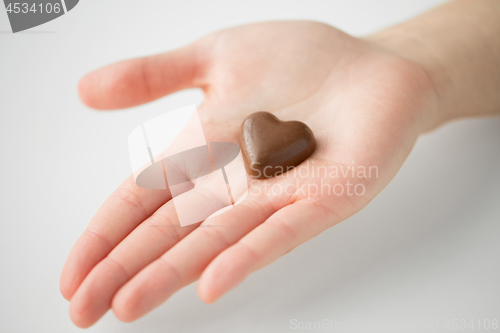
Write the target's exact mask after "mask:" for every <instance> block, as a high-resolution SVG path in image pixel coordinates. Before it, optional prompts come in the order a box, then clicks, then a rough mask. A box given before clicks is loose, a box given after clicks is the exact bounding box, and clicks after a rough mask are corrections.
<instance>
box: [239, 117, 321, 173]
mask: <svg viewBox="0 0 500 333" xmlns="http://www.w3.org/2000/svg"><path fill="white" fill-rule="evenodd" d="M240 146H241V151H242V154H243V160H244V162H245V169H246V171H247V173H248V174H249V175H250V176H251V177H253V178H257V179H265V178H271V177H274V176H276V175H279V174H281V173H283V172H286V171H288V170H289V169H291V168H293V167H295V166H297V165H299V164H300V163H301V162H302V161H304V160H305V159H306V158H308V157H309V156H311V154H312V153H313V152H314V149H315V148H316V140H315V138H314V134H313V132H312V131H311V129H310V128H309V127H308V126H307V125H306V124H304V123H302V122H300V121H281V120H279V119H278V118H277V117H276V116H275V115H273V114H272V113H269V112H256V113H253V114H251V115H250V116H248V117H247V118H246V119H245V120H244V121H243V124H242V125H241V129H240Z"/></svg>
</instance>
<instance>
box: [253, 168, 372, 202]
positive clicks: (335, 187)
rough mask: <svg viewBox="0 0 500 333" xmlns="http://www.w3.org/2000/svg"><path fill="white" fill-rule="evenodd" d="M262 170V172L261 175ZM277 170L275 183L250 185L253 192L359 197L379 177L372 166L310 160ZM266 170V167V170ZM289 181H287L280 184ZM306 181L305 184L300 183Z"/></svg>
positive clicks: (309, 196)
mask: <svg viewBox="0 0 500 333" xmlns="http://www.w3.org/2000/svg"><path fill="white" fill-rule="evenodd" d="M250 167H251V168H252V169H253V170H254V171H256V172H259V173H260V172H261V171H260V169H259V168H257V166H254V165H251V166H250ZM266 168H268V167H265V168H263V170H262V172H263V173H264V175H265V176H268V175H267V174H266ZM278 168H281V170H278V173H277V174H276V176H274V178H275V179H276V180H277V181H274V182H263V183H252V185H255V184H258V186H255V193H257V194H260V193H262V192H263V193H266V194H271V195H282V194H286V195H288V196H290V195H293V194H298V195H300V196H301V197H307V198H309V199H311V198H313V197H317V196H325V195H328V196H330V195H335V196H363V195H365V193H366V186H367V183H369V182H371V181H372V180H373V179H377V178H378V177H379V168H378V166H376V165H369V166H365V165H356V164H355V163H354V161H353V162H352V164H350V165H347V164H338V163H337V164H333V165H332V164H318V163H315V162H314V160H312V161H311V160H306V161H305V162H303V163H301V164H300V165H299V166H297V167H291V168H287V169H285V168H283V167H278ZM269 169H270V167H269ZM283 178H285V179H286V178H289V179H291V181H280V180H282V179H283ZM305 179H307V180H308V181H307V182H304V180H305Z"/></svg>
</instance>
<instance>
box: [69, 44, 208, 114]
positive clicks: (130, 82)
mask: <svg viewBox="0 0 500 333" xmlns="http://www.w3.org/2000/svg"><path fill="white" fill-rule="evenodd" d="M196 45H197V44H196V43H195V44H190V45H188V46H185V47H183V48H180V49H177V50H174V51H170V52H166V53H162V54H158V55H153V56H147V57H143V58H137V59H130V60H124V61H121V62H118V63H115V64H112V65H108V66H105V67H103V68H100V69H97V70H95V71H93V72H91V73H89V74H87V75H85V76H84V77H83V78H82V79H81V80H80V83H79V84H78V92H79V94H80V98H81V99H82V101H83V102H84V103H85V104H87V105H88V106H90V107H92V108H96V109H104V110H110V109H120V108H128V107H132V106H136V105H140V104H144V103H147V102H150V101H153V100H155V99H158V98H160V97H163V96H165V95H168V94H171V93H174V92H176V91H179V90H182V89H186V88H191V87H194V86H196V83H195V81H196V79H197V75H198V74H197V73H200V68H199V67H200V66H199V61H198V58H197V53H199V52H197V49H196V48H197V47H198V46H196Z"/></svg>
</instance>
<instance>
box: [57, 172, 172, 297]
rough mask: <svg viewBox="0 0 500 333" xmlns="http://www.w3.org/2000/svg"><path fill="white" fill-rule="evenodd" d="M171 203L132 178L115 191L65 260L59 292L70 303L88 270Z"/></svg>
mask: <svg viewBox="0 0 500 333" xmlns="http://www.w3.org/2000/svg"><path fill="white" fill-rule="evenodd" d="M170 199H171V194H170V191H168V190H147V189H142V188H140V187H138V186H137V185H136V184H135V181H134V178H133V176H130V177H129V178H127V179H126V180H125V181H124V182H123V183H122V184H121V185H120V186H119V187H118V189H116V190H115V191H114V192H113V193H112V194H111V195H110V196H109V198H108V199H107V200H106V201H105V202H104V204H103V205H102V206H101V208H99V210H98V211H97V213H96V214H95V215H94V217H93V218H92V220H91V221H90V223H89V225H88V227H87V229H86V230H85V231H84V233H83V234H82V235H81V236H80V238H79V239H78V240H77V242H76V243H75V245H74V246H73V248H72V249H71V252H70V254H69V256H68V258H67V259H66V263H65V265H64V268H63V271H62V274H61V280H60V289H61V293H62V295H63V297H64V298H66V299H67V300H70V299H71V297H72V296H73V295H74V293H75V292H76V290H77V289H78V287H79V286H80V284H81V283H82V281H83V280H84V279H85V277H86V276H87V274H88V273H89V272H90V270H91V269H92V268H93V267H94V266H95V265H96V264H97V263H99V262H100V261H101V260H102V259H104V258H105V257H106V256H107V255H108V254H109V252H110V251H111V250H112V249H113V248H114V247H115V246H116V245H118V243H120V241H121V240H122V239H124V238H125V237H126V236H127V235H128V234H129V233H130V232H131V231H132V230H133V229H134V228H135V227H136V226H137V225H139V224H140V223H142V222H143V221H144V220H145V219H146V218H148V217H149V216H151V215H152V214H153V212H154V211H156V210H157V209H158V208H160V207H161V205H163V204H164V203H165V202H167V201H168V200H170Z"/></svg>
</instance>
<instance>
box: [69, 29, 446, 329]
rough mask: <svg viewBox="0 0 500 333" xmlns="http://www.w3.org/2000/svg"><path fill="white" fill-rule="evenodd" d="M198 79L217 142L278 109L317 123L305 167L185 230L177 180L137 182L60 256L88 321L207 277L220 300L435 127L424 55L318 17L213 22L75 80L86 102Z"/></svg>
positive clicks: (208, 294)
mask: <svg viewBox="0 0 500 333" xmlns="http://www.w3.org/2000/svg"><path fill="white" fill-rule="evenodd" d="M190 87H201V88H202V89H203V90H204V92H205V101H204V103H203V105H202V106H201V107H200V108H199V116H200V119H201V122H202V125H203V129H204V131H205V136H206V139H207V141H209V142H214V141H229V142H235V143H237V142H238V131H239V127H240V125H241V123H242V121H243V119H245V117H247V116H248V115H249V114H251V113H253V112H256V111H269V112H273V113H274V114H275V115H276V116H277V117H278V118H280V119H282V120H300V121H302V122H305V123H306V124H308V125H309V127H310V128H311V129H312V130H313V132H314V135H315V137H316V140H317V148H316V151H315V152H314V153H313V155H312V156H311V157H310V158H309V159H308V160H307V161H305V162H303V163H302V164H301V165H299V166H298V167H297V168H296V170H297V172H292V171H290V172H288V173H286V174H284V175H283V176H281V177H276V178H272V179H268V180H264V181H252V183H251V186H250V189H249V193H248V195H247V196H246V197H245V199H244V200H243V201H242V202H241V203H239V204H238V205H236V206H235V207H234V208H233V209H231V210H229V211H227V212H225V213H223V214H220V215H218V216H216V217H213V218H211V219H209V220H207V221H206V222H202V223H201V224H196V225H193V226H187V227H183V228H178V227H176V226H178V225H179V222H178V219H177V215H176V212H175V209H174V206H173V203H172V200H170V199H171V196H170V193H169V191H166V190H146V189H141V188H139V187H137V186H136V185H135V183H134V179H133V178H132V177H130V178H129V179H127V180H126V181H125V182H124V183H123V184H122V185H121V186H120V187H119V188H118V189H117V190H116V191H115V192H114V193H113V194H112V195H111V196H110V197H109V198H108V199H107V200H106V202H105V203H104V204H103V206H102V207H101V208H100V209H99V211H98V212H97V213H96V215H95V216H94V218H93V219H92V221H91V222H90V224H89V226H88V228H87V230H86V231H85V232H84V234H83V235H82V236H81V237H80V239H79V240H78V241H77V243H76V244H75V245H74V247H73V249H72V251H71V253H70V255H69V257H68V259H67V262H66V265H65V267H64V270H63V273H62V277H61V292H62V294H63V295H64V297H65V298H67V299H68V300H71V306H70V315H71V318H72V320H73V322H74V323H75V324H76V325H78V326H81V327H87V326H90V325H92V324H93V323H95V322H96V321H97V320H98V319H99V318H100V317H101V316H102V315H104V314H105V313H106V311H108V310H109V309H110V308H112V309H113V311H114V313H115V315H116V316H117V317H118V318H119V319H120V320H123V321H132V320H135V319H137V318H139V317H141V316H143V315H144V314H146V313H147V312H149V311H151V310H152V309H154V308H155V307H157V306H159V305H160V304H161V303H163V302H164V301H165V300H167V299H168V298H169V297H170V296H171V295H172V294H173V293H174V292H176V291H177V290H179V289H180V288H182V287H184V286H186V285H188V284H190V283H192V282H194V281H196V280H197V279H200V282H199V285H198V294H199V296H200V297H201V298H202V300H204V301H205V302H213V301H215V300H217V299H218V298H219V297H220V296H222V295H223V294H224V293H226V292H227V291H229V290H230V289H232V288H233V287H235V286H236V285H237V284H239V283H241V282H242V281H243V280H244V279H245V278H246V277H247V276H248V275H249V274H250V273H252V272H253V271H255V270H257V269H259V268H262V267H264V266H265V265H267V264H269V263H271V262H273V261H274V260H276V259H278V258H279V257H280V256H282V255H284V254H286V253H287V252H289V251H291V250H292V249H293V248H295V247H297V246H298V245H300V244H301V243H303V242H305V241H307V240H309V239H311V238H312V237H314V236H316V235H318V234H319V233H321V232H322V231H324V230H326V229H327V228H329V227H331V226H333V225H335V224H336V223H339V222H341V221H343V220H344V219H346V218H348V217H349V216H351V215H352V214H354V213H356V212H357V211H359V210H360V209H362V208H363V207H364V206H365V205H366V204H368V203H369V202H370V201H371V200H372V199H373V198H374V197H375V196H376V195H377V194H378V193H379V192H380V191H381V190H382V189H383V188H384V187H385V186H386V185H387V184H388V183H389V181H390V180H391V179H392V177H394V175H395V174H396V172H397V171H398V170H399V168H400V166H401V165H402V163H403V162H404V160H405V158H406V157H407V156H408V154H409V153H410V151H411V149H412V147H413V145H414V143H415V141H416V139H417V137H418V135H419V134H420V133H421V132H422V131H424V130H427V129H429V128H428V127H429V126H428V122H429V119H430V118H432V115H433V112H434V110H435V103H436V100H435V93H434V90H433V88H432V87H433V85H432V84H431V81H430V79H429V77H428V76H427V74H426V72H425V71H424V70H422V69H421V67H420V66H418V65H417V64H415V63H413V62H410V61H409V60H405V59H403V58H401V57H399V56H397V55H395V54H392V53H390V52H388V51H385V50H384V49H382V48H380V47H378V46H377V45H375V44H373V43H371V42H369V41H366V40H362V39H356V38H353V37H350V36H348V35H346V34H344V33H342V32H340V31H338V30H336V29H334V28H332V27H330V26H327V25H324V24H320V23H314V22H271V23H260V24H253V25H246V26H241V27H236V28H232V29H228V30H224V31H220V32H216V33H213V34H211V35H208V36H206V37H204V38H202V39H201V40H199V41H197V42H195V43H193V44H191V45H188V46H186V47H184V48H182V49H179V50H175V51H171V52H167V53H165V54H161V55H156V56H151V57H146V58H142V59H135V60H128V61H124V62H120V63H117V64H114V65H111V66H108V67H105V68H103V69H99V70H97V71H95V72H93V73H91V74H89V75H87V76H86V77H85V78H83V79H82V81H81V82H80V86H79V89H80V95H81V97H82V99H83V101H84V102H85V103H86V104H88V105H89V106H91V107H94V108H98V109H119V108H125V107H131V106H135V105H139V104H142V103H146V102H148V101H151V100H154V99H157V98H160V97H162V96H165V95H167V94H170V93H172V92H175V91H178V90H181V89H185V88H190ZM363 171H364V172H363ZM235 199H237V198H235ZM193 209H196V205H195V204H193ZM205 224H210V225H217V226H218V227H208V226H206V225H205Z"/></svg>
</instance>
